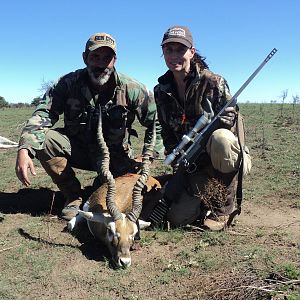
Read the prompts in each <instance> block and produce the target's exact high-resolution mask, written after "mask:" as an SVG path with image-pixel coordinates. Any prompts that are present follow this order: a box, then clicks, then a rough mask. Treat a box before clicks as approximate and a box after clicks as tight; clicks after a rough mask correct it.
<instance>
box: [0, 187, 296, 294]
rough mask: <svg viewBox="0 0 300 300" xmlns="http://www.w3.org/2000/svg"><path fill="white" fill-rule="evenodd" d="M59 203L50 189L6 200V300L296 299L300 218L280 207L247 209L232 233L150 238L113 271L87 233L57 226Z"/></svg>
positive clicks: (159, 233) (2, 252)
mask: <svg viewBox="0 0 300 300" xmlns="http://www.w3.org/2000/svg"><path fill="white" fill-rule="evenodd" d="M60 197H61V196H60V195H59V193H56V196H55V202H54V206H53V207H52V208H51V203H52V199H53V192H52V191H51V190H48V189H39V190H30V189H23V190H22V189H21V190H20V191H19V192H18V193H9V192H6V193H0V211H1V212H2V216H1V218H0V219H1V223H0V224H1V233H0V242H1V241H2V244H1V247H0V268H1V270H2V272H1V276H2V279H1V280H2V282H4V283H5V284H6V285H4V286H3V287H2V288H0V293H1V294H0V295H1V296H2V298H3V299H298V298H284V296H286V295H289V293H290V292H291V290H292V291H299V280H298V282H297V281H294V282H291V283H290V284H289V283H288V282H289V281H291V280H290V278H288V277H286V275H285V274H284V273H283V271H282V270H283V269H282V265H284V262H285V261H287V262H290V263H291V262H292V263H294V264H298V266H299V259H300V248H299V245H300V215H299V209H293V208H290V207H288V206H285V207H284V208H282V206H280V205H277V203H279V202H280V199H273V201H272V203H274V205H272V206H266V205H263V204H261V205H260V204H259V203H251V202H248V201H245V202H244V204H243V212H242V214H241V216H239V217H238V219H237V222H236V225H235V226H234V227H232V228H230V229H229V230H228V231H226V232H220V233H216V232H201V231H198V230H196V229H194V230H183V231H182V230H179V231H178V230H175V231H171V232H166V231H163V230H155V231H143V232H142V239H141V241H139V242H137V243H136V244H135V247H134V248H135V249H134V250H133V251H132V259H133V263H132V266H131V267H130V268H128V269H126V270H114V269H113V268H111V267H110V264H109V255H108V252H107V250H106V249H105V248H104V247H103V245H101V244H100V243H99V242H98V241H96V240H95V239H94V238H93V237H92V236H91V235H90V234H89V232H88V230H87V227H86V226H85V225H82V226H81V230H80V233H78V234H77V235H76V236H72V235H71V234H70V233H68V232H67V231H66V230H65V225H66V223H65V222H64V221H62V220H59V219H58V218H56V214H57V213H58V212H59V211H60V209H61V207H62V201H60ZM50 208H51V212H52V214H51V215H49V211H50ZM51 216H54V217H51ZM14 260H15V261H14ZM277 266H278V269H277ZM279 282H287V284H283V286H284V287H285V289H283V290H282V286H280V289H279V290H280V293H275V294H276V296H273V298H271V296H270V295H271V294H272V293H270V292H267V291H268V290H269V291H272V290H275V289H276V288H277V285H278V284H279ZM12 286H14V287H15V290H13V291H11V290H9V289H11V287H12ZM277 290H278V289H277ZM0 298H1V297H0Z"/></svg>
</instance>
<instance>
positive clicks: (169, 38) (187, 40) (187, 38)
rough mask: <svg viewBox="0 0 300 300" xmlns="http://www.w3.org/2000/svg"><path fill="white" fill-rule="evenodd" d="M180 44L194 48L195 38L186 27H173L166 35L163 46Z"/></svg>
mask: <svg viewBox="0 0 300 300" xmlns="http://www.w3.org/2000/svg"><path fill="white" fill-rule="evenodd" d="M172 42H173V43H180V44H183V45H185V46H187V47H188V48H191V47H192V46H193V37H192V34H191V32H190V30H189V29H188V28H187V27H186V26H178V25H176V26H172V27H170V28H169V29H168V30H167V31H166V32H165V34H164V37H163V40H162V42H161V46H163V45H164V44H167V43H172Z"/></svg>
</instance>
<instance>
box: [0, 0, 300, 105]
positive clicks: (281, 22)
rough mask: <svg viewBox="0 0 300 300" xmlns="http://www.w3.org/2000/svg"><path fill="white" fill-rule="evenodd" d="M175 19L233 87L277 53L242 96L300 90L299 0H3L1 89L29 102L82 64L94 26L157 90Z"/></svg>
mask: <svg viewBox="0 0 300 300" xmlns="http://www.w3.org/2000/svg"><path fill="white" fill-rule="evenodd" d="M172 25H186V26H188V27H189V28H190V30H191V31H192V33H193V37H194V42H195V47H196V48H197V49H198V50H199V52H200V54H201V55H203V56H205V57H206V62H207V63H208V64H209V66H210V69H211V70H212V71H214V72H216V73H218V74H221V75H223V76H224V77H225V78H226V79H227V81H228V83H229V86H230V89H231V93H232V94H234V93H235V92H236V91H237V90H238V89H239V87H240V86H241V85H242V84H243V83H244V81H246V79H247V78H248V77H249V76H250V75H251V73H252V72H253V71H254V70H255V69H256V68H257V67H258V65H259V64H260V63H261V62H262V61H263V59H264V58H265V57H266V56H267V54H268V53H269V52H270V51H271V50H272V49H273V48H277V49H278V52H277V53H276V54H275V56H274V57H273V58H272V60H271V61H269V63H268V64H267V65H266V66H265V67H264V68H263V69H262V71H261V72H260V73H259V74H258V75H257V77H256V78H255V79H254V80H253V81H252V82H251V83H250V85H249V86H248V87H247V88H246V90H245V91H244V92H243V93H242V94H241V95H240V97H239V101H241V102H245V101H252V102H269V101H270V100H276V101H277V102H280V101H281V100H280V95H281V94H282V91H284V90H286V89H288V96H287V99H286V101H292V96H293V95H294V96H295V95H299V96H300V71H299V69H300V59H299V57H300V33H299V30H300V29H299V28H300V1H299V0H285V1H280V0H278V1H273V0H272V1H269V0H251V1H247V2H246V1H242V0H239V1H238V0H227V1H222V0H215V1H201V0H198V1H183V0H181V1H179V0H173V1H169V0H164V1H162V0H152V1H142V0H140V1H137V0H127V1H124V0H123V1H118V0H115V1H100V0H89V1H82V0H81V1H78V0H52V1H41V0H39V1H36V0H32V1H31V0H28V1H21V0H15V1H2V3H1V18H0V36H1V46H0V96H2V97H4V98H5V99H6V101H8V102H10V103H16V102H29V103H30V102H31V101H32V99H33V98H35V97H37V96H39V95H40V92H39V88H40V87H41V83H42V81H50V80H57V79H58V78H59V77H60V76H62V75H64V74H66V73H69V72H71V71H73V70H76V69H79V68H83V67H84V64H83V61H82V51H83V49H84V46H85V43H86V40H87V39H88V38H89V36H90V35H92V34H93V33H95V32H101V31H104V32H107V33H110V34H111V35H113V36H114V37H115V38H116V40H117V47H118V50H117V51H118V53H117V56H118V59H117V64H116V68H117V70H118V71H120V72H122V73H125V74H127V75H129V76H131V77H133V78H135V79H137V80H139V81H141V82H142V83H144V84H146V85H147V87H148V89H150V90H153V87H154V86H155V84H156V82H157V78H158V77H159V76H160V75H162V74H163V73H164V72H165V71H166V70H167V69H166V66H165V63H164V59H163V57H162V56H161V54H162V52H161V47H160V42H161V39H162V36H163V33H164V32H165V30H166V29H167V28H168V27H170V26H172Z"/></svg>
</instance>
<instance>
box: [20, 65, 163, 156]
mask: <svg viewBox="0 0 300 300" xmlns="http://www.w3.org/2000/svg"><path fill="white" fill-rule="evenodd" d="M108 84H109V89H108V91H106V93H104V94H101V93H100V94H95V93H93V90H92V89H91V87H90V84H89V78H88V73H87V70H86V68H84V69H79V70H76V71H75V72H71V73H69V74H67V75H65V76H63V77H62V78H60V79H59V80H58V82H57V83H56V84H55V85H54V86H53V87H51V88H50V89H49V90H48V91H47V93H46V94H45V95H44V97H43V99H42V101H41V102H40V104H39V105H38V106H37V108H36V110H35V111H34V113H33V115H32V117H31V118H30V119H29V120H28V121H27V123H26V125H25V127H24V128H23V131H22V134H21V137H20V141H19V149H22V148H26V149H28V150H29V153H30V155H31V156H32V157H34V156H35V151H36V150H41V149H43V144H44V141H45V134H46V132H47V130H49V128H51V127H53V126H54V124H55V123H56V122H57V121H58V120H59V117H60V116H61V115H63V116H64V128H65V130H66V133H67V135H68V136H70V137H75V138H76V139H78V140H79V141H81V142H82V143H84V144H85V145H88V144H96V130H95V128H94V127H95V126H94V123H95V122H94V120H93V118H94V115H93V114H92V113H91V112H95V107H97V105H98V104H100V105H101V110H102V111H103V110H105V111H108V112H109V113H108V114H109V115H110V119H108V120H106V125H107V126H106V127H107V128H106V129H105V130H104V137H105V138H106V142H107V144H108V146H109V147H122V146H124V143H126V142H128V136H129V135H130V133H131V131H132V129H131V125H132V123H133V121H134V119H135V116H137V118H138V120H139V122H140V123H141V125H142V126H144V127H146V131H145V136H144V149H145V147H146V146H147V145H148V144H149V143H150V141H151V137H152V131H153V120H154V117H155V114H156V104H155V101H154V97H153V94H152V93H151V92H150V91H148V90H147V89H146V87H145V86H144V85H143V84H141V83H139V82H137V81H135V80H133V79H131V78H129V77H127V76H125V75H123V74H121V73H117V71H116V70H114V73H113V74H112V75H111V78H110V80H109V82H108ZM104 122H105V118H104ZM156 124H157V126H156V128H157V134H158V138H159V137H160V130H161V129H160V128H161V127H160V125H159V123H158V122H156Z"/></svg>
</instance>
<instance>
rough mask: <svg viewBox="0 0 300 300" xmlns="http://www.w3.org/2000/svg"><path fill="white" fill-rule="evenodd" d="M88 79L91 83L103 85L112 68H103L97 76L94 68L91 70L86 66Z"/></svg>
mask: <svg viewBox="0 0 300 300" xmlns="http://www.w3.org/2000/svg"><path fill="white" fill-rule="evenodd" d="M87 70H88V73H89V76H90V79H91V81H92V83H93V84H94V85H96V86H103V85H104V84H105V83H107V81H108V80H109V78H110V75H111V74H112V72H113V68H106V69H104V70H103V71H102V72H101V74H100V75H99V76H96V75H95V74H94V72H95V70H94V71H92V70H91V69H90V68H87Z"/></svg>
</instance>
